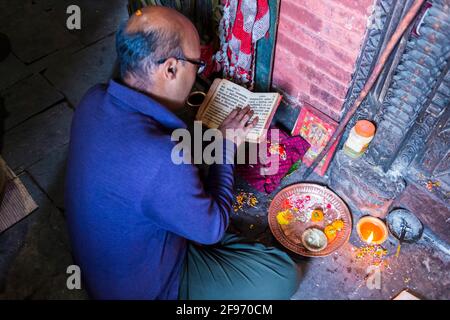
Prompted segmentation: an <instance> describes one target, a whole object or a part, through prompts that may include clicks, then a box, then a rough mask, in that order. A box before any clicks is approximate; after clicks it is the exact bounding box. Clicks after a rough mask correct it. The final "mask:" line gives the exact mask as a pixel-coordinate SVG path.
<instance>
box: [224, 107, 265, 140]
mask: <svg viewBox="0 0 450 320" xmlns="http://www.w3.org/2000/svg"><path fill="white" fill-rule="evenodd" d="M253 114H254V112H253V110H252V109H250V106H246V107H245V108H243V109H241V108H239V107H237V108H236V109H234V110H233V111H231V113H230V114H229V115H228V117H226V118H225V120H223V122H222V124H221V125H220V126H219V130H220V131H221V132H222V134H223V136H224V137H225V138H226V139H228V140H231V141H233V142H234V143H235V144H236V146H237V147H239V145H240V144H241V143H242V142H244V141H245V137H246V136H247V134H248V133H249V132H250V130H252V129H253V128H254V127H255V126H256V125H257V124H258V121H259V118H258V117H255V119H253V120H252V121H251V122H248V121H249V120H250V119H251V118H252V117H253Z"/></svg>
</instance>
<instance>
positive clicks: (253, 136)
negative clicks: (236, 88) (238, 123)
mask: <svg viewBox="0 0 450 320" xmlns="http://www.w3.org/2000/svg"><path fill="white" fill-rule="evenodd" d="M279 98H280V95H279V94H277V93H270V92H268V93H252V95H251V96H250V97H249V99H248V102H247V103H248V104H249V105H250V107H251V108H252V109H253V110H254V111H255V115H254V117H255V116H258V117H259V121H258V124H257V125H256V127H255V128H253V129H252V131H250V132H249V134H248V140H250V141H251V140H257V139H258V138H259V137H261V136H262V134H263V130H264V129H267V127H268V125H270V124H268V122H269V121H271V120H272V117H271V115H272V113H273V110H274V107H275V106H276V105H277V103H278V100H279Z"/></svg>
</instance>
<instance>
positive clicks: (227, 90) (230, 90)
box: [196, 79, 282, 143]
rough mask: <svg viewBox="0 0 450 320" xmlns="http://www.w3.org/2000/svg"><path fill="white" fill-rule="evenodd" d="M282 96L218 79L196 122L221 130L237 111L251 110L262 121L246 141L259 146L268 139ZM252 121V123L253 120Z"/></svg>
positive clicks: (210, 90)
mask: <svg viewBox="0 0 450 320" xmlns="http://www.w3.org/2000/svg"><path fill="white" fill-rule="evenodd" d="M281 98H282V96H281V95H280V94H279V93H276V92H274V93H270V92H269V93H255V92H251V91H249V90H247V89H245V88H244V87H241V86H239V85H237V84H235V83H233V82H231V81H228V80H226V79H215V80H214V82H213V84H212V85H211V88H210V89H209V91H208V94H207V95H206V98H205V100H204V101H203V103H202V105H201V106H200V108H199V110H198V112H197V116H196V119H197V120H200V121H202V122H203V124H204V125H206V126H207V127H209V128H218V127H219V125H220V124H221V123H222V121H223V120H224V119H225V118H226V117H227V116H228V115H229V114H230V112H231V111H233V109H234V108H236V107H241V108H243V107H245V106H246V105H250V107H251V108H252V109H253V111H254V112H255V114H254V116H253V118H254V117H256V116H258V117H259V121H258V124H257V125H256V127H255V128H253V129H252V130H251V131H250V132H249V134H248V135H247V138H246V141H248V142H255V143H259V142H261V141H263V140H264V138H265V131H264V129H268V128H269V126H270V123H271V121H272V118H273V116H274V114H275V111H276V109H277V108H278V105H279V104H280V102H281ZM253 118H252V119H250V121H251V120H253Z"/></svg>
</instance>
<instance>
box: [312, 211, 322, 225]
mask: <svg viewBox="0 0 450 320" xmlns="http://www.w3.org/2000/svg"><path fill="white" fill-rule="evenodd" d="M322 220H323V211H322V210H321V209H315V210H313V212H312V213H311V221H312V222H320V221H322Z"/></svg>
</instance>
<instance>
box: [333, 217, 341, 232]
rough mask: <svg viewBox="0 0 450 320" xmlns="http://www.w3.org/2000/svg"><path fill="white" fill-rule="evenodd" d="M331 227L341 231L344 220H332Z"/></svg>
mask: <svg viewBox="0 0 450 320" xmlns="http://www.w3.org/2000/svg"><path fill="white" fill-rule="evenodd" d="M331 225H332V226H333V228H335V229H336V230H337V231H341V230H342V229H343V228H344V221H342V220H341V219H339V220H335V221H333V223H332V224H331Z"/></svg>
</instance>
